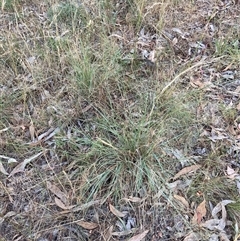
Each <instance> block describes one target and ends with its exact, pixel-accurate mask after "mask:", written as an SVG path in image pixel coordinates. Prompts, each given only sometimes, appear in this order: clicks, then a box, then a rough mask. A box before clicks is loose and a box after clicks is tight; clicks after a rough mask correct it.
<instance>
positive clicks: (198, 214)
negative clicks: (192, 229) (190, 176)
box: [192, 200, 207, 224]
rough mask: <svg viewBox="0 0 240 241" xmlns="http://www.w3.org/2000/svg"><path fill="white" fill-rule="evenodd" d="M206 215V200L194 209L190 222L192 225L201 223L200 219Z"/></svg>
mask: <svg viewBox="0 0 240 241" xmlns="http://www.w3.org/2000/svg"><path fill="white" fill-rule="evenodd" d="M206 214H207V210H206V200H203V201H202V202H201V203H200V204H199V206H198V207H197V208H196V210H195V213H194V216H193V219H192V222H193V223H194V224H200V223H201V221H202V218H203V217H205V216H206Z"/></svg>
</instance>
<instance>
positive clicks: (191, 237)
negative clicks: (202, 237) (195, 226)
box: [183, 232, 199, 241]
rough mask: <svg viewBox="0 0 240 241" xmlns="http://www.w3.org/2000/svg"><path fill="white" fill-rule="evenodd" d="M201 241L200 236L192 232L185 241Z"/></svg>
mask: <svg viewBox="0 0 240 241" xmlns="http://www.w3.org/2000/svg"><path fill="white" fill-rule="evenodd" d="M198 240H199V235H198V234H196V233H194V232H192V233H190V234H188V235H187V236H186V237H185V238H184V240H183V241H198Z"/></svg>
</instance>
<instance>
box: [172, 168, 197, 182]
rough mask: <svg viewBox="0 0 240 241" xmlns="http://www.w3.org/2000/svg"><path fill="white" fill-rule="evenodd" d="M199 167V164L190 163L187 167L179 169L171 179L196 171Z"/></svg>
mask: <svg viewBox="0 0 240 241" xmlns="http://www.w3.org/2000/svg"><path fill="white" fill-rule="evenodd" d="M199 168H201V165H192V166H189V167H184V168H183V169H182V170H181V171H179V172H178V173H177V174H176V175H175V176H174V177H173V180H176V179H178V178H179V177H180V176H182V175H185V174H188V173H190V172H195V171H197V170H198V169H199Z"/></svg>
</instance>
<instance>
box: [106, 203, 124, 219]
mask: <svg viewBox="0 0 240 241" xmlns="http://www.w3.org/2000/svg"><path fill="white" fill-rule="evenodd" d="M109 208H110V211H111V212H112V213H113V214H114V215H115V216H117V217H119V218H123V217H125V216H126V214H125V213H122V212H120V211H118V210H117V209H116V208H115V207H114V206H113V205H111V204H109Z"/></svg>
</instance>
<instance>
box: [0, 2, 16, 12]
mask: <svg viewBox="0 0 240 241" xmlns="http://www.w3.org/2000/svg"><path fill="white" fill-rule="evenodd" d="M18 2H19V1H17V0H2V1H1V2H0V7H1V9H2V10H4V11H7V12H12V11H14V8H15V7H16V5H18V4H19V3H18Z"/></svg>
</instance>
